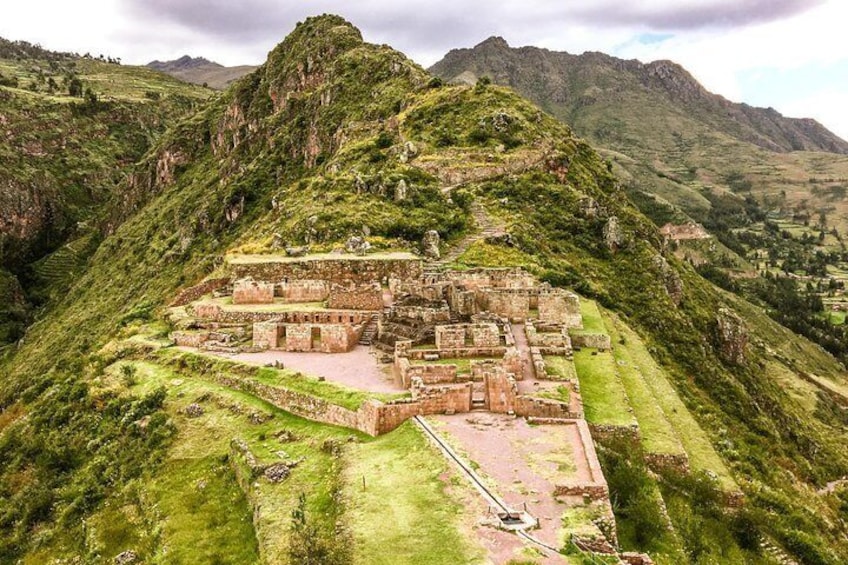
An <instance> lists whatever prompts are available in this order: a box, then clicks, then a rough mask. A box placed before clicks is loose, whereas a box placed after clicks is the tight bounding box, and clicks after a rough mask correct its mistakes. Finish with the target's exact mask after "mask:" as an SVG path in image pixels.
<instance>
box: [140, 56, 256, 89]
mask: <svg viewBox="0 0 848 565" xmlns="http://www.w3.org/2000/svg"><path fill="white" fill-rule="evenodd" d="M147 66H148V67H150V68H151V69H156V70H157V71H162V72H163V73H166V74H169V75H171V76H174V77H176V78H178V79H181V80H184V81H186V82H191V83H194V84H205V85H207V86H209V87H210V88H214V89H216V90H222V89H224V88H226V87H227V86H229V84H230V83H231V82H233V81H234V80H236V79H239V78H241V77H243V76H244V75H246V74H247V73H249V72H251V71H252V70H254V69H255V68H256V67H255V66H251V65H239V66H237V67H225V66H224V65H221V64H219V63H216V62H214V61H210V60H208V59H205V58H203V57H190V56H189V55H183V56H182V57H180V58H179V59H175V60H173V61H151V62H150V63H148V64H147Z"/></svg>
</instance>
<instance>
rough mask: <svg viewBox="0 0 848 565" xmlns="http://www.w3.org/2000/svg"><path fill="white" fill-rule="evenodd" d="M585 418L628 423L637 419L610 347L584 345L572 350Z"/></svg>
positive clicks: (619, 423)
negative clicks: (599, 348) (598, 348)
mask: <svg viewBox="0 0 848 565" xmlns="http://www.w3.org/2000/svg"><path fill="white" fill-rule="evenodd" d="M574 366H575V367H576V368H577V376H578V378H579V380H580V393H581V395H582V396H583V407H584V410H585V412H586V420H587V421H588V422H589V423H591V424H600V425H610V426H629V425H632V424H635V423H636V419H635V418H634V416H633V409H632V408H631V407H630V401H629V399H628V398H627V392H626V391H625V389H624V386H622V384H621V379H620V378H619V375H618V372H617V371H616V368H615V360H614V359H613V356H612V354H611V353H610V352H609V351H603V352H601V351H595V350H593V349H587V348H583V349H582V350H580V351H577V352H575V353H574Z"/></svg>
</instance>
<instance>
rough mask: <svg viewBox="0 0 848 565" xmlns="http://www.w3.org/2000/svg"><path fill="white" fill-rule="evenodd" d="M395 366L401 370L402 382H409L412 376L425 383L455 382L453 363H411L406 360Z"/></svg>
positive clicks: (454, 366)
mask: <svg viewBox="0 0 848 565" xmlns="http://www.w3.org/2000/svg"><path fill="white" fill-rule="evenodd" d="M404 359H405V358H404ZM396 366H397V367H398V369H399V370H401V382H403V383H404V384H406V383H411V382H412V379H413V378H418V379H420V380H421V382H422V383H423V384H425V385H432V384H443V383H455V382H456V365H453V364H448V365H436V364H433V365H413V364H411V363H409V362H408V361H407V363H406V364H401V365H396Z"/></svg>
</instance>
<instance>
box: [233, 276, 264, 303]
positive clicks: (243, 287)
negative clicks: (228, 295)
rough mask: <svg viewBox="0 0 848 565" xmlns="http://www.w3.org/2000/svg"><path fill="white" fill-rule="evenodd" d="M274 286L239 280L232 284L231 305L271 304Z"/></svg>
mask: <svg viewBox="0 0 848 565" xmlns="http://www.w3.org/2000/svg"><path fill="white" fill-rule="evenodd" d="M273 302H274V285H273V284H271V283H266V282H261V281H255V280H253V279H240V280H237V281H236V282H234V283H233V304H273Z"/></svg>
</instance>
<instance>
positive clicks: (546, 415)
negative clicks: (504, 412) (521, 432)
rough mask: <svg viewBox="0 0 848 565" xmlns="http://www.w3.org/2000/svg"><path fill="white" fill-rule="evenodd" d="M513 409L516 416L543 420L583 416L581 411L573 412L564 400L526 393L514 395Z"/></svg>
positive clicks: (572, 418) (575, 418) (573, 418)
mask: <svg viewBox="0 0 848 565" xmlns="http://www.w3.org/2000/svg"><path fill="white" fill-rule="evenodd" d="M514 411H515V415H516V416H523V417H525V418H541V419H544V420H577V419H579V418H582V417H583V413H582V412H575V411H574V410H573V409H572V407H571V406H569V405H568V404H566V403H565V402H560V401H559V400H554V399H551V398H536V397H533V396H527V395H521V396H518V397H516V399H515V407H514Z"/></svg>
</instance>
